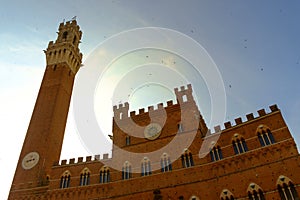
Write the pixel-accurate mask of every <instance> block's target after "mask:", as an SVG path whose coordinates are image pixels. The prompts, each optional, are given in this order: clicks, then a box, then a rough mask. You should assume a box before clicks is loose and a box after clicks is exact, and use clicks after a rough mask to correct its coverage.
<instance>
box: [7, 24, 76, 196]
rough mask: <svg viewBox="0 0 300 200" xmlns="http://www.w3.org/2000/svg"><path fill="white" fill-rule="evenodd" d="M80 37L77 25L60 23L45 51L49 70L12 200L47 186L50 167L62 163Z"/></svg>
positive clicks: (18, 167) (31, 121)
mask: <svg viewBox="0 0 300 200" xmlns="http://www.w3.org/2000/svg"><path fill="white" fill-rule="evenodd" d="M81 35H82V32H81V31H80V30H79V26H78V25H77V23H76V21H71V22H67V23H66V24H64V23H61V24H60V26H59V32H58V37H57V40H56V41H55V42H52V41H51V42H49V45H48V48H47V50H45V54H46V61H47V66H46V70H45V73H44V77H43V80H42V83H41V86H40V90H39V93H38V97H37V100H36V103H35V106H34V110H33V113H32V117H31V120H30V123H29V127H28V130H27V133H26V137H25V140H24V143H23V147H22V150H21V153H20V157H19V161H18V165H17V168H16V171H15V176H14V179H13V184H12V187H11V191H10V196H9V199H14V198H15V197H14V196H15V195H17V194H15V193H16V191H22V190H24V191H30V190H28V189H31V188H39V187H43V186H47V185H48V181H49V172H50V170H51V167H52V166H53V163H54V162H55V161H58V160H59V157H60V153H61V148H62V144H63V137H64V132H65V126H66V121H67V116H68V111H69V105H70V100H71V95H72V89H73V84H74V78H75V75H76V73H77V71H78V69H79V67H80V65H81V60H82V54H81V53H80V51H79V48H78V46H79V43H80V39H81ZM17 193H18V192H17Z"/></svg>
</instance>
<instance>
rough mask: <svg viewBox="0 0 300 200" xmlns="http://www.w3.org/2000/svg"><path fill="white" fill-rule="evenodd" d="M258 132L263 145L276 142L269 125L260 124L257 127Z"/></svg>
mask: <svg viewBox="0 0 300 200" xmlns="http://www.w3.org/2000/svg"><path fill="white" fill-rule="evenodd" d="M256 133H257V137H258V140H259V143H260V145H261V146H262V147H264V146H267V145H271V144H274V143H275V138H274V136H273V134H272V132H271V129H270V128H269V127H268V126H266V125H263V124H261V125H259V126H258V127H257V129H256Z"/></svg>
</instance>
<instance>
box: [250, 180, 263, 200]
mask: <svg viewBox="0 0 300 200" xmlns="http://www.w3.org/2000/svg"><path fill="white" fill-rule="evenodd" d="M247 193H248V198H249V199H250V200H265V195H264V192H263V190H262V189H261V187H260V186H259V185H257V184H256V183H250V184H249V186H248V189H247Z"/></svg>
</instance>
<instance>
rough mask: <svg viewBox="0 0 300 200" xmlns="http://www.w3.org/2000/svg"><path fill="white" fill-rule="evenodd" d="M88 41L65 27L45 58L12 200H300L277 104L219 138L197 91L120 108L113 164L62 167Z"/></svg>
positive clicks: (71, 25)
mask: <svg viewBox="0 0 300 200" xmlns="http://www.w3.org/2000/svg"><path fill="white" fill-rule="evenodd" d="M80 38H81V31H80V30H79V27H78V25H77V23H76V21H72V22H67V23H66V24H63V23H62V24H61V25H60V27H59V33H58V39H57V41H56V42H55V43H53V42H50V43H49V47H48V49H47V50H46V52H45V53H46V58H47V67H46V71H45V75H44V79H43V82H42V85H41V89H40V91H39V95H38V98H37V102H36V105H35V108H34V111H33V115H32V119H31V121H30V124H29V128H28V131H27V135H26V138H25V141H24V145H23V148H22V152H21V154H20V159H19V162H18V166H17V169H16V172H15V177H14V180H13V184H12V187H11V191H10V195H9V199H53V200H54V199H55V200H56V199H78V200H79V199H91V200H98V199H99V200H100V199H117V200H127V199H143V200H144V199H145V200H146V199H155V200H160V199H179V200H182V199H189V200H198V199H212V200H215V199H221V200H222V199H223V200H226V199H261V200H263V199H295V200H297V199H299V197H298V194H299V193H300V187H299V184H300V157H299V153H298V150H297V148H296V144H295V142H294V139H293V137H292V135H291V134H290V132H289V129H288V127H287V125H286V123H285V121H284V119H283V117H282V115H281V112H280V110H279V109H278V107H277V105H272V106H270V110H269V111H267V112H266V111H265V110H264V109H261V110H259V111H258V115H254V114H252V113H251V114H248V115H246V119H247V120H246V121H243V120H242V118H237V119H235V123H234V124H233V123H231V122H226V123H224V128H223V129H222V128H221V127H220V126H216V127H215V128H214V129H215V130H214V131H213V132H211V131H210V130H208V128H207V126H206V124H205V122H204V120H203V117H202V115H201V113H200V111H199V109H198V106H197V104H196V103H195V101H194V98H193V90H192V86H191V85H188V86H186V87H184V86H183V87H181V88H175V90H174V93H175V95H176V98H177V102H172V101H169V102H167V106H166V107H164V106H163V104H158V105H157V108H154V107H153V106H149V107H148V110H147V111H145V109H140V110H139V113H135V112H130V113H129V104H128V103H125V104H120V105H118V106H114V107H113V110H114V120H113V136H112V137H111V138H112V140H113V148H112V150H113V151H112V157H111V158H109V157H108V154H104V155H103V156H100V155H96V156H88V157H86V158H83V157H79V158H77V159H74V158H72V159H70V160H69V161H67V160H62V161H61V162H59V161H58V160H59V156H60V151H61V146H62V141H63V135H64V129H65V124H66V118H67V114H68V109H69V103H70V98H71V94H72V87H73V82H74V76H75V74H76V72H77V71H78V69H79V67H80V65H81V58H82V55H81V53H80V51H79V49H78V45H79V41H80ZM30 153H31V154H30ZM32 153H33V154H32ZM35 153H37V154H35ZM27 155H28V156H27ZM133 155H135V156H133ZM26 156H27V157H26ZM24 163H25V164H24ZM24 165H25V167H24Z"/></svg>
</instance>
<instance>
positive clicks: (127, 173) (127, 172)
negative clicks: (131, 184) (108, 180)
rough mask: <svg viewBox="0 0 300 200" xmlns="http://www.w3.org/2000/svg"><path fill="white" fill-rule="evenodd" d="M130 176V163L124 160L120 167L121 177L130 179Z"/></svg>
mask: <svg viewBox="0 0 300 200" xmlns="http://www.w3.org/2000/svg"><path fill="white" fill-rule="evenodd" d="M130 178H131V164H130V163H129V162H128V161H126V162H125V163H124V165H123V167H122V179H123V180H126V179H130Z"/></svg>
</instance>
